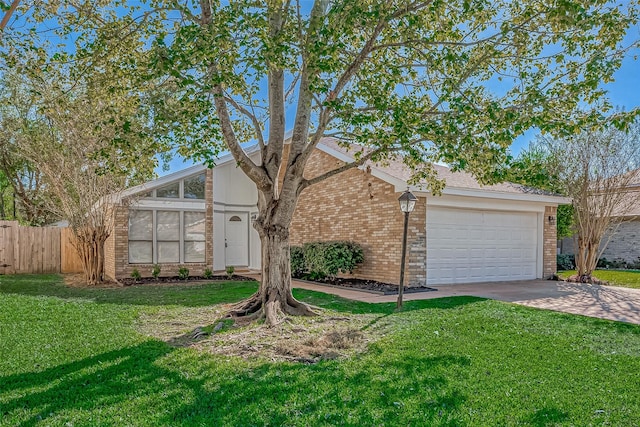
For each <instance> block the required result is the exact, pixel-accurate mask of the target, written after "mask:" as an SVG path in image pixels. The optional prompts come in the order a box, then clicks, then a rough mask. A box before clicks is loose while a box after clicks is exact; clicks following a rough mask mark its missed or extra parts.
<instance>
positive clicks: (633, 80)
mask: <svg viewBox="0 0 640 427" xmlns="http://www.w3.org/2000/svg"><path fill="white" fill-rule="evenodd" d="M630 36H635V38H640V28H636V29H635V34H630ZM602 87H603V88H604V89H606V90H607V91H608V96H609V99H610V100H611V104H612V105H614V106H616V107H620V108H622V109H624V110H632V109H633V108H640V58H638V59H636V58H634V57H633V55H629V56H628V57H627V58H626V59H625V60H624V61H623V63H622V66H621V67H620V69H619V70H618V71H617V72H616V74H615V81H613V82H611V83H608V84H603V85H602ZM536 134H537V131H536V130H530V131H528V132H526V133H525V134H524V135H522V136H521V137H520V138H518V139H516V140H515V141H514V143H513V145H512V146H511V152H512V153H513V154H514V155H517V154H518V153H519V152H520V151H521V150H522V149H523V148H526V147H527V146H528V145H529V143H530V142H531V141H532V140H533V139H534V138H535V136H536ZM192 164H193V162H191V161H189V160H186V161H185V160H184V159H182V158H181V157H179V156H176V157H175V158H174V159H173V160H172V161H171V163H170V169H169V171H162V170H160V168H159V169H158V171H157V172H158V174H159V175H166V174H167V173H171V172H175V171H178V170H180V169H183V168H185V167H187V166H190V165H192Z"/></svg>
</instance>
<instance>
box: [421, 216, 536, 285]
mask: <svg viewBox="0 0 640 427" xmlns="http://www.w3.org/2000/svg"><path fill="white" fill-rule="evenodd" d="M537 235H538V219H537V214H536V213H535V212H497V211H469V210H463V209H448V208H437V207H433V208H429V209H427V283H429V284H446V283H473V282H484V281H498V280H524V279H535V278H536V276H537V275H536V271H537V256H538V255H537V254H538V250H537Z"/></svg>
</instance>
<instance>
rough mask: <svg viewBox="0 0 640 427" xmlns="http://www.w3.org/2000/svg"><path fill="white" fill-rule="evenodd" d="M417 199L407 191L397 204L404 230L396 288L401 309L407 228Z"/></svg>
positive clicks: (398, 306)
mask: <svg viewBox="0 0 640 427" xmlns="http://www.w3.org/2000/svg"><path fill="white" fill-rule="evenodd" d="M417 200H418V198H417V197H416V196H414V195H413V193H411V191H409V189H408V188H407V191H405V192H404V193H402V195H401V196H400V198H399V199H398V202H400V210H401V211H402V212H403V213H404V230H403V232H402V259H401V261H400V287H399V288H398V305H397V308H398V310H400V309H401V308H402V294H403V293H404V264H405V260H406V257H407V227H408V225H409V214H410V213H411V212H412V211H413V208H415V207H416V201H417Z"/></svg>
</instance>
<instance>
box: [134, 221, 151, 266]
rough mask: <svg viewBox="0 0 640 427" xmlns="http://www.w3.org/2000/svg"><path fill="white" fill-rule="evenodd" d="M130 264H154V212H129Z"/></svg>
mask: <svg viewBox="0 0 640 427" xmlns="http://www.w3.org/2000/svg"><path fill="white" fill-rule="evenodd" d="M129 262H130V263H133V264H140V263H151V262H153V211H134V210H132V211H129Z"/></svg>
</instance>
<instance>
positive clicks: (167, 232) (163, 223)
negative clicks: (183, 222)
mask: <svg viewBox="0 0 640 427" xmlns="http://www.w3.org/2000/svg"><path fill="white" fill-rule="evenodd" d="M157 221H158V226H157V230H156V239H157V240H180V212H170V211H158V214H157Z"/></svg>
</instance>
